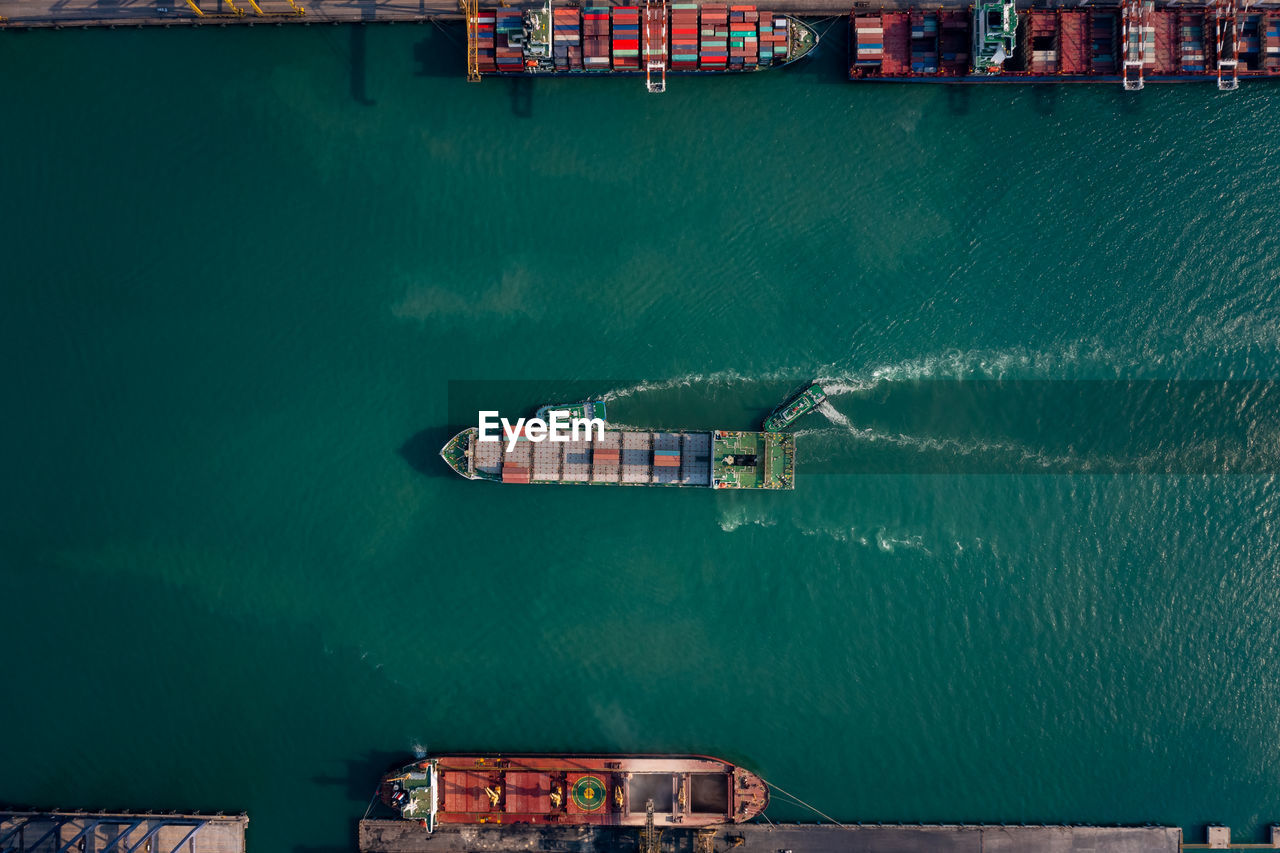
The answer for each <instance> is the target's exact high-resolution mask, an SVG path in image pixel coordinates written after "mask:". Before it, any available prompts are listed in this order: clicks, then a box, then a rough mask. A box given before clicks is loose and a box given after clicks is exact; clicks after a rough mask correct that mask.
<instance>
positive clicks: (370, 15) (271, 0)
mask: <svg viewBox="0 0 1280 853" xmlns="http://www.w3.org/2000/svg"><path fill="white" fill-rule="evenodd" d="M1277 2H1280V0H1263V2H1261V3H1255V4H1254V6H1255V7H1266V6H1274V5H1275V4H1276V3H1277ZM513 5H514V6H516V7H517V8H520V7H521V6H523V5H524V4H513ZM569 5H570V6H577V5H578V3H570V4H569ZM874 5H875V8H877V9H895V8H900V9H906V8H908V7H911V6H913V5H917V6H918V5H921V4H920V3H919V2H918V0H917V2H915V3H914V4H913V2H911V0H876V2H875V4H874ZM970 5H972V0H931V2H930V3H929V4H928V6H929V7H930V8H955V9H965V8H968V7H969V6H970ZM1017 5H1018V7H1019V8H1030V7H1031V6H1032V5H1035V6H1036V7H1038V8H1056V7H1059V6H1062V7H1073V6H1087V5H1088V0H1034V2H1033V0H1018V3H1017ZM871 6H872V4H871V3H870V2H869V0H775V2H773V3H771V4H770V5H769V8H770V9H772V10H773V11H775V12H778V13H782V14H787V15H798V16H805V17H830V16H839V17H844V16H846V15H848V14H849V10H850V8H853V9H855V10H857V9H864V8H870V7H871ZM463 20H464V14H463V8H462V5H461V3H460V2H459V0H0V30H3V29H5V28H10V29H46V28H48V29H64V28H82V27H109V28H112V29H115V28H119V27H175V26H197V27H199V26H222V27H225V26H228V25H237V24H238V25H247V26H254V25H257V26H266V25H282V24H304V25H310V24H344V23H345V24H374V23H382V24H396V23H418V24H422V23H428V22H432V21H444V22H461V21H463Z"/></svg>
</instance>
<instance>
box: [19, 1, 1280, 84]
mask: <svg viewBox="0 0 1280 853" xmlns="http://www.w3.org/2000/svg"><path fill="white" fill-rule="evenodd" d="M561 2H562V3H564V2H569V3H570V4H571V5H575V4H573V3H572V0H561ZM610 2H611V4H612V5H622V0H616V2H614V0H610ZM1088 4H1089V0H1018V4H1017V5H1018V7H1019V8H1028V7H1031V6H1038V7H1042V8H1043V7H1054V6H1064V7H1066V6H1086V5H1088ZM1278 4H1280V0H1263V2H1261V3H1254V4H1253V6H1254V7H1274V6H1276V5H1278ZM482 5H493V6H501V5H509V6H516V7H521V6H524V5H536V3H535V4H527V3H520V2H507V3H504V2H502V0H494V2H493V3H492V4H482ZM926 5H927V6H929V7H930V8H936V7H940V6H941V7H955V8H965V7H968V6H970V5H972V0H930V2H928V3H922V2H920V0H875V2H871V0H773V2H771V3H769V4H768V7H769V9H770V10H772V11H775V12H781V13H785V14H790V15H802V16H806V17H826V16H830V15H839V16H844V15H848V14H849V12H850V10H851V9H854V8H859V9H869V8H876V9H882V8H883V9H894V8H904V9H905V8H907V7H909V6H926ZM461 20H462V14H461V10H460V7H459V3H458V0H0V29H3V28H5V27H8V28H13V29H35V28H72V27H173V26H228V25H231V24H243V25H249V26H253V25H258V26H264V25H268V24H338V23H350V24H357V23H426V22H429V21H461ZM459 69H460V70H459V73H465V70H466V68H465V62H464V61H463V60H460V61H459Z"/></svg>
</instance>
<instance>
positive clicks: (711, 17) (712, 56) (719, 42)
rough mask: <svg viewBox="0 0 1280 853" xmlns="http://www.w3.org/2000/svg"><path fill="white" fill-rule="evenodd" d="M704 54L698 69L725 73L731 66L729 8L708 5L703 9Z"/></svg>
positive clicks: (701, 55) (700, 56)
mask: <svg viewBox="0 0 1280 853" xmlns="http://www.w3.org/2000/svg"><path fill="white" fill-rule="evenodd" d="M699 31H700V33H701V37H702V52H701V54H700V55H699V57H698V67H699V68H701V69H702V70H704V71H723V70H725V68H727V67H728V65H729V7H728V6H726V5H722V4H718V3H716V4H708V5H705V6H703V7H702V27H701V28H700V30H699Z"/></svg>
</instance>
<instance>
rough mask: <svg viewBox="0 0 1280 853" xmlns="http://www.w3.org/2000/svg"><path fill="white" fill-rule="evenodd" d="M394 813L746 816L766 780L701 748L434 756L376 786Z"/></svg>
mask: <svg viewBox="0 0 1280 853" xmlns="http://www.w3.org/2000/svg"><path fill="white" fill-rule="evenodd" d="M378 792H379V796H380V798H381V799H382V802H384V803H385V804H386V805H388V806H390V807H391V808H393V809H395V810H396V811H397V812H398V813H399V814H400V816H401V817H403V818H406V819H408V820H416V821H421V822H422V824H423V826H424V827H426V829H427V830H428V831H431V830H434V829H435V828H436V827H437V826H439V825H441V824H508V823H526V824H542V825H546V824H561V825H575V824H590V825H596V826H637V827H638V826H644V825H645V824H646V822H647V820H648V819H649V814H650V812H649V810H650V808H652V810H653V811H652V814H653V816H654V817H656V818H657V820H659V821H661V822H662V823H664V824H666V823H678V824H680V825H681V826H694V827H698V826H714V825H716V824H722V823H743V822H745V821H748V820H751V819H752V818H754V817H755V816H756V815H758V814H760V813H761V812H763V811H764V809H765V807H766V806H767V805H768V804H769V788H768V786H767V785H765V782H764V780H763V779H761V778H760V777H759V776H757V775H756V774H755V773H752V772H751V771H749V770H744V769H743V768H741V767H735V766H734V765H732V764H729V763H728V762H725V761H720V760H719V759H716V758H708V757H706V756H701V755H673V756H665V755H493V754H472V755H438V756H434V757H431V758H425V759H422V760H420V761H416V762H414V763H413V764H410V765H407V766H405V767H402V768H400V769H399V770H396V771H393V772H391V773H389V774H387V775H386V776H385V777H383V779H382V784H381V785H380V786H379V789H378Z"/></svg>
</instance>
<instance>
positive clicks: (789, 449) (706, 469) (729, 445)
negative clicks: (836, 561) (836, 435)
mask: <svg viewBox="0 0 1280 853" xmlns="http://www.w3.org/2000/svg"><path fill="white" fill-rule="evenodd" d="M467 435H469V436H470V445H469V446H470V449H469V451H468V452H469V453H470V461H471V465H472V470H473V471H474V475H475V477H476V478H477V479H485V480H496V481H500V482H503V483H560V484H587V485H615V486H617V485H621V486H692V487H701V488H709V487H714V488H718V489H794V488H795V461H796V460H795V439H794V438H793V437H792V436H790V435H786V434H784V433H766V432H733V431H728V430H717V431H715V432H709V431H696V432H685V431H676V432H671V431H663V430H634V429H606V430H605V432H604V437H603V438H600V437H596V438H595V439H594V440H588V439H587V438H585V437H583V436H579V437H578V438H576V439H570V440H569V441H564V442H552V441H546V440H544V441H538V442H532V441H529V440H528V439H527V438H524V437H520V438H519V439H517V440H516V443H515V446H514V447H510V448H509V446H508V443H507V441H506V440H505V439H503V440H500V441H479V440H478V438H477V434H476V432H475V431H474V430H466V431H464V433H462V434H460V436H458V437H455V439H453V440H451V441H450V443H449V445H446V449H445V453H444V454H442V455H444V456H445V458H446V461H449V462H450V465H451V466H452V467H455V470H458V469H460V468H462V467H463V465H462V464H455V463H456V462H457V458H460V457H455V458H453V459H451V457H450V453H449V449H450V448H451V447H455V446H456V442H457V441H458V440H459V439H460V438H462V437H463V436H467ZM459 473H463V471H462V470H459ZM464 476H465V474H464Z"/></svg>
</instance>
